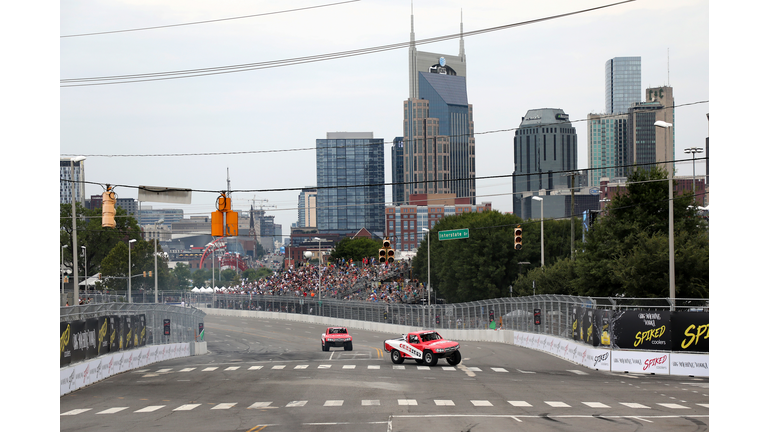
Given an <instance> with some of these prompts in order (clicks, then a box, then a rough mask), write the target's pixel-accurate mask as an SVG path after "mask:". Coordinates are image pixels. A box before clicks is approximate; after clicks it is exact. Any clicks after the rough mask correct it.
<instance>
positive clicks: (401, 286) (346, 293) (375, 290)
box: [219, 259, 426, 303]
mask: <svg viewBox="0 0 768 432" xmlns="http://www.w3.org/2000/svg"><path fill="white" fill-rule="evenodd" d="M409 268H410V262H408V261H399V262H395V263H391V264H380V263H377V262H375V261H374V260H373V259H366V260H363V261H362V262H361V263H359V264H356V263H353V262H351V261H335V262H331V263H328V264H324V265H322V266H320V268H319V275H318V266H317V265H304V266H298V267H291V268H287V269H282V270H279V271H277V272H275V273H273V274H272V275H271V276H268V277H265V278H262V279H259V280H257V281H252V282H243V283H241V285H239V286H234V287H228V288H222V289H221V290H220V291H219V293H224V294H227V293H229V294H258V295H275V296H296V297H315V296H322V298H333V299H339V300H358V301H370V302H387V303H415V302H418V301H419V299H420V298H421V296H422V294H424V293H425V292H426V290H425V287H424V286H423V284H422V283H420V282H419V281H418V280H410V279H407V276H408V270H409Z"/></svg>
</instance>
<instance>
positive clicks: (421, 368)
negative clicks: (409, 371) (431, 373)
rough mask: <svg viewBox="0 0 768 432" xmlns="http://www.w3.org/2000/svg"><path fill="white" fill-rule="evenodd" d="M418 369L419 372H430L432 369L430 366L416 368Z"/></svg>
mask: <svg viewBox="0 0 768 432" xmlns="http://www.w3.org/2000/svg"><path fill="white" fill-rule="evenodd" d="M416 369H418V370H430V369H432V368H431V367H429V366H416Z"/></svg>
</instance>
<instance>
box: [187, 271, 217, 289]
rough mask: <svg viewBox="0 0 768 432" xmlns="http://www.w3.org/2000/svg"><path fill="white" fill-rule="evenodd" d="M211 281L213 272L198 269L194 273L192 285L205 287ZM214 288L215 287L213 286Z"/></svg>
mask: <svg viewBox="0 0 768 432" xmlns="http://www.w3.org/2000/svg"><path fill="white" fill-rule="evenodd" d="M210 279H211V272H210V271H208V270H205V269H197V270H195V272H194V273H192V285H194V286H195V287H204V286H205V282H206V281H208V280H210ZM211 287H213V285H211Z"/></svg>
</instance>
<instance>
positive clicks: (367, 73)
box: [60, 0, 709, 234]
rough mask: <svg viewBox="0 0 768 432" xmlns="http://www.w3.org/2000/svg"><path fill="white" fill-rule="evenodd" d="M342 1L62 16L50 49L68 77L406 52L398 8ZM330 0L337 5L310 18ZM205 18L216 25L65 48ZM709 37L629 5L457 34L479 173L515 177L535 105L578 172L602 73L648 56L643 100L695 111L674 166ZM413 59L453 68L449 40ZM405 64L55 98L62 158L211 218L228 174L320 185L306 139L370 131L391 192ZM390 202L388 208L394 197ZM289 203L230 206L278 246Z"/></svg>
mask: <svg viewBox="0 0 768 432" xmlns="http://www.w3.org/2000/svg"><path fill="white" fill-rule="evenodd" d="M341 1H343V0H291V1H281V2H274V1H270V2H268V1H217V2H202V1H194V2H183V3H180V2H178V1H158V0H153V1H135V0H124V1H120V0H110V1H85V2H64V3H62V4H61V28H60V34H61V35H62V36H72V37H62V38H60V49H61V51H60V56H61V57H60V60H61V79H71V78H89V77H103V76H114V75H128V74H139V73H153V72H168V71H177V70H188V69H197V68H209V67H219V66H230V65H240V64H246V63H256V62H265V61H273V60H284V59H292V58H298V57H305V56H311V55H318V54H326V53H334V52H341V51H348V50H354V49H362V48H370V47H376V46H382V45H389V44H397V43H403V42H407V41H408V40H409V34H410V23H411V2H410V1H409V0H397V1H393V0H386V1H384V0H381V1H379V0H363V1H353V2H346V3H341ZM331 3H340V4H336V5H331V6H324V7H315V8H312V9H307V8H309V7H313V6H321V5H328V4H331ZM611 3H614V2H613V1H610V0H608V1H606V0H584V1H547V2H525V1H504V2H501V1H498V0H496V1H483V0H473V1H466V0H464V1H460V0H456V1H446V0H439V1H437V0H415V1H414V2H413V15H414V24H415V33H416V39H417V40H419V39H426V38H433V37H438V36H444V35H450V34H455V33H458V32H459V29H460V23H461V20H462V15H463V22H464V32H465V33H467V32H471V31H475V30H480V29H486V28H491V27H497V26H503V25H508V24H514V23H519V22H524V21H529V20H534V19H540V18H546V17H550V16H553V15H559V14H564V13H570V12H576V11H579V10H584V9H589V8H593V7H596V6H601V5H607V4H611ZM302 8H304V9H303V10H298V11H293V12H285V13H279V14H270V15H263V16H257V17H250V18H241V19H231V20H221V19H224V18H233V17H240V16H246V15H258V14H265V13H271V12H280V11H286V10H291V9H302ZM210 20H220V21H215V22H210V23H203V24H194V25H185V26H174V27H165V28H159V29H148V30H140V31H128V32H118V33H106V34H96V35H88V36H73V35H82V34H88V33H99V32H114V31H117V30H130V29H137V28H146V27H155V26H167V25H173V24H186V23H193V22H199V21H210ZM708 22H709V11H708V3H707V2H706V1H699V0H678V1H675V2H669V1H665V0H637V1H635V2H630V3H626V4H621V5H616V6H612V7H609V8H605V9H602V10H597V11H592V12H586V13H583V14H578V15H574V16H568V17H564V18H558V19H553V20H551V21H545V22H540V23H535V24H530V25H525V26H519V27H514V28H509V29H505V30H500V31H495V32H489V33H485V34H481V35H475V36H467V37H465V41H464V44H465V50H466V56H467V93H468V99H469V102H470V103H471V104H472V105H473V106H474V121H475V133H476V143H477V159H476V161H477V176H478V177H483V176H498V175H510V174H512V169H513V152H512V145H511V143H512V140H513V136H514V131H513V130H512V129H514V128H516V127H518V126H519V124H520V119H521V117H522V116H524V115H525V113H526V111H527V110H529V109H535V108H561V109H563V110H564V111H565V112H566V113H568V114H569V115H570V119H571V121H572V122H573V125H574V127H575V128H576V130H577V133H578V139H579V161H578V166H579V168H587V167H588V162H587V158H586V154H587V146H586V143H587V132H586V121H583V120H584V119H586V118H587V115H588V114H589V113H602V112H603V111H604V109H605V99H604V90H605V88H604V78H605V77H604V65H605V62H606V60H608V59H610V58H613V57H619V56H640V57H641V58H642V87H643V89H645V88H646V87H651V86H660V85H664V84H669V85H671V86H672V87H673V88H674V97H675V102H676V104H677V105H684V104H694V105H690V106H685V107H680V108H678V109H677V110H676V112H675V116H676V122H677V125H676V155H675V156H676V158H677V159H685V158H686V155H685V154H684V152H683V149H685V148H687V147H691V146H698V147H703V146H704V139H705V137H706V136H707V118H706V113H707V112H708V109H709V104H708V103H701V102H705V101H708V100H709V68H708V62H709V45H708ZM419 49H421V50H424V51H430V52H439V53H445V54H452V55H456V54H458V51H459V41H458V40H457V39H453V40H449V41H443V42H439V43H433V44H425V45H421V46H420V47H419ZM407 52H408V51H407V48H399V49H395V50H391V51H386V52H381V53H374V54H366V55H360V56H354V57H348V58H343V59H338V60H328V61H321V62H314V63H306V64H300V65H292V66H285V67H276V68H269V69H261V70H253V71H245V72H237V73H228V74H219V75H211V76H202V77H193V78H183V79H173V80H161V81H152V82H137V83H124V84H112V85H95V86H81V87H62V88H61V91H60V97H61V106H60V107H61V117H60V121H61V124H60V128H61V129H60V130H61V147H60V153H61V154H62V155H86V156H87V157H88V159H87V160H86V165H85V166H86V180H87V181H89V182H97V183H101V184H103V183H110V184H118V185H126V186H138V185H150V186H168V187H181V188H190V189H193V190H196V191H197V190H200V191H212V192H208V193H206V192H195V193H193V198H192V202H193V205H191V206H184V210H185V215H205V214H209V213H210V212H211V211H213V210H214V200H215V198H216V193H215V191H221V190H224V189H226V188H227V169H229V178H230V187H231V189H232V190H233V191H262V190H267V189H277V188H295V189H299V188H301V187H305V186H314V185H316V183H317V182H316V170H315V151H314V146H315V140H316V139H318V138H325V136H326V133H327V132H337V131H347V132H373V134H374V136H375V137H377V138H382V139H383V140H384V141H385V143H387V144H385V148H384V152H385V159H386V166H385V179H386V181H387V182H390V181H391V180H392V179H391V171H390V167H391V160H390V149H391V144H389V143H391V142H392V140H393V138H394V137H397V136H402V134H403V133H402V122H403V114H402V104H403V101H404V100H405V99H406V98H407V96H408V75H407V66H408V55H407ZM297 149H299V150H297ZM287 150H296V151H287ZM256 151H270V152H267V153H255V152H256ZM273 151H274V152H273ZM242 152H251V153H242ZM211 153H218V154H215V155H211ZM160 154H186V156H156V155H160ZM100 155H120V156H113V157H108V156H100ZM703 167H704V165H703V163H702V164H701V165H699V171H698V172H697V174H703V173H704V172H703V169H704V168H703ZM690 173H691V163H690V162H688V163H680V164H678V174H683V175H685V174H690ZM102 191H103V190H102V187H101V186H99V185H88V186H87V187H86V195H87V196H90V195H92V194H100V193H101V192H102ZM386 193H387V200H390V199H391V188H390V187H387V188H386ZM510 193H511V181H510V180H509V179H495V180H479V181H478V183H477V194H478V198H477V202H478V203H480V202H484V201H491V202H492V203H493V208H495V209H498V210H500V211H511V210H512V199H511V195H510ZM117 194H118V196H119V197H122V198H127V197H133V198H136V197H137V196H138V193H137V190H136V189H133V188H129V187H118V189H117ZM298 194H299V191H298V190H293V191H287V192H238V193H233V201H234V204H233V206H234V207H235V208H236V209H243V210H245V209H248V208H249V207H250V204H251V203H254V202H255V203H256V205H257V207H259V206H262V205H263V206H264V207H265V210H268V211H270V212H272V214H274V215H275V221H276V222H277V223H279V224H282V226H283V233H284V234H287V233H288V228H289V227H290V225H291V223H293V222H296V221H297V210H296V206H297V197H298ZM254 200H255V201H254ZM146 205H151V206H153V207H154V208H161V207H178V205H168V204H160V203H146Z"/></svg>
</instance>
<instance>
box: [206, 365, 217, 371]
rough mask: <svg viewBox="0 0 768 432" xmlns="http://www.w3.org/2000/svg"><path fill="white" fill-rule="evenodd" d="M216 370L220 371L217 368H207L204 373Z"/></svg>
mask: <svg viewBox="0 0 768 432" xmlns="http://www.w3.org/2000/svg"><path fill="white" fill-rule="evenodd" d="M216 369H218V367H217V366H213V367H207V368H205V369H203V372H210V371H215V370H216Z"/></svg>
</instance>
